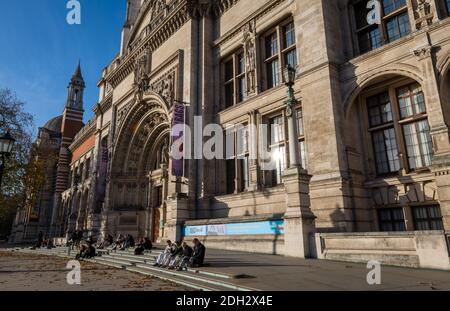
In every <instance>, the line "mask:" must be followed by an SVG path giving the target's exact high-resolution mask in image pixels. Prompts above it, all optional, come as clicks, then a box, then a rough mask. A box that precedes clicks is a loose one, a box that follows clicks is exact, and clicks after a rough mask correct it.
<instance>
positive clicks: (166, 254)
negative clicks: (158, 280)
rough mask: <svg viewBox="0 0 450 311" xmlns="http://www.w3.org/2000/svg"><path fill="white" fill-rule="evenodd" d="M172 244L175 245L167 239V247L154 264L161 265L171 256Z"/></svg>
mask: <svg viewBox="0 0 450 311" xmlns="http://www.w3.org/2000/svg"><path fill="white" fill-rule="evenodd" d="M172 246H173V243H172V241H170V240H167V243H166V248H165V249H164V251H163V252H162V253H161V254H160V255H159V256H158V258H157V259H156V263H155V264H154V266H155V267H161V266H162V265H163V264H164V263H165V262H166V261H167V260H168V259H169V258H170V254H171V251H172Z"/></svg>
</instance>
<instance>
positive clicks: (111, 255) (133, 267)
mask: <svg viewBox="0 0 450 311" xmlns="http://www.w3.org/2000/svg"><path fill="white" fill-rule="evenodd" d="M20 251H21V252H24V253H30V254H39V255H46V256H58V257H62V258H72V259H73V258H74V257H75V255H76V252H75V251H71V252H70V256H69V252H68V249H67V248H62V247H61V248H54V249H51V250H48V249H36V250H31V249H21V250H20ZM161 253H162V251H161V250H153V251H152V252H147V253H145V254H144V255H142V256H135V255H134V253H133V251H131V250H129V251H101V252H100V256H97V257H95V258H92V259H87V260H85V261H86V262H91V263H96V264H100V265H104V266H108V267H112V268H116V269H123V270H126V271H130V272H134V273H139V274H143V275H149V276H153V277H156V278H159V279H162V280H165V281H169V282H172V283H175V284H179V285H182V286H186V287H189V288H192V289H194V290H203V291H252V290H255V289H251V288H247V287H244V286H240V285H237V284H234V283H232V282H231V280H232V279H233V277H232V276H230V275H226V274H221V273H214V272H210V271H202V270H195V269H190V270H188V271H175V270H168V269H163V268H159V267H154V266H153V264H154V263H155V261H156V258H157V257H158V256H159V255H160V254H161Z"/></svg>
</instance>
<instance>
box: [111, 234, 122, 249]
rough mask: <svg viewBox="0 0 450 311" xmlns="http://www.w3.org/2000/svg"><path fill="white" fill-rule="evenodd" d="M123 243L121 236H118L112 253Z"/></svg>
mask: <svg viewBox="0 0 450 311" xmlns="http://www.w3.org/2000/svg"><path fill="white" fill-rule="evenodd" d="M123 243H124V237H123V235H122V234H119V236H118V237H117V239H116V243H115V245H114V247H113V248H112V250H113V251H115V250H117V249H120V248H122V244H123Z"/></svg>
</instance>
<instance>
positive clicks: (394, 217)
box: [378, 208, 406, 232]
mask: <svg viewBox="0 0 450 311" xmlns="http://www.w3.org/2000/svg"><path fill="white" fill-rule="evenodd" d="M378 219H379V222H380V231H382V232H399V231H400V232H401V231H406V225H405V216H404V213H403V209H402V208H384V209H379V210H378Z"/></svg>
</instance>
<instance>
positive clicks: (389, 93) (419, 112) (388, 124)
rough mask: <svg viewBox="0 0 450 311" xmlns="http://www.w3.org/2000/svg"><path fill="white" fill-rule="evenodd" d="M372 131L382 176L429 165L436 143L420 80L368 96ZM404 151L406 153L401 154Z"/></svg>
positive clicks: (373, 143)
mask: <svg viewBox="0 0 450 311" xmlns="http://www.w3.org/2000/svg"><path fill="white" fill-rule="evenodd" d="M366 105H367V114H368V124H369V132H370V134H371V136H372V147H373V152H374V157H375V164H376V170H377V174H378V175H379V176H383V175H389V174H397V173H398V172H399V171H400V169H401V168H402V167H403V168H405V170H407V171H410V172H411V171H415V170H418V169H425V168H428V167H429V166H430V165H431V164H432V158H433V146H432V140H431V134H430V128H429V125H428V116H427V113H426V105H425V99H424V95H423V92H422V88H421V86H420V85H419V84H418V83H409V84H404V83H403V84H401V85H396V86H395V85H394V86H391V87H388V89H387V90H385V91H383V92H380V93H377V94H376V95H371V96H369V97H367V98H366ZM400 154H402V155H405V156H404V157H402V158H400V156H399V155H400Z"/></svg>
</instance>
